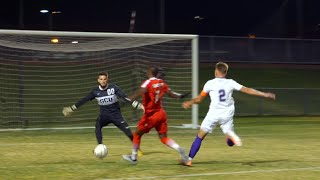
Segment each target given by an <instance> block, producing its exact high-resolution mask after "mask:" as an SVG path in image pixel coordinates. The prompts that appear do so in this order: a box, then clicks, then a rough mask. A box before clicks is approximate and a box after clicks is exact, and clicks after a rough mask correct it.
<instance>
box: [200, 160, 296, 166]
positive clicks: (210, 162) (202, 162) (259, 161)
mask: <svg viewBox="0 0 320 180" xmlns="http://www.w3.org/2000/svg"><path fill="white" fill-rule="evenodd" d="M289 161H290V160H288V159H276V160H256V161H200V162H196V163H195V164H241V165H246V166H258V165H262V164H269V163H277V162H289Z"/></svg>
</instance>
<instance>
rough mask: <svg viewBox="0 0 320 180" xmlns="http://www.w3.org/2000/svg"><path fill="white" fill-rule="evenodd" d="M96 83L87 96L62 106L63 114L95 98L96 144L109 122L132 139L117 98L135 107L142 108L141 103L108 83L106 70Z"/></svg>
mask: <svg viewBox="0 0 320 180" xmlns="http://www.w3.org/2000/svg"><path fill="white" fill-rule="evenodd" d="M98 83H99V86H98V87H95V88H93V89H92V90H91V92H90V93H89V94H88V95H87V96H85V97H84V98H82V99H80V100H79V101H78V102H77V103H75V104H74V105H72V106H69V107H64V108H63V110H62V113H63V115H64V116H69V115H70V114H71V113H72V112H74V111H75V110H77V109H78V108H79V107H80V106H82V105H83V104H85V103H86V102H88V101H91V100H93V99H96V100H97V101H98V104H99V106H100V114H99V116H98V118H97V120H96V125H95V133H96V138H97V141H98V144H102V131H101V129H102V128H103V127H104V126H107V125H108V124H110V123H113V124H114V125H115V126H117V127H118V128H119V129H120V130H121V131H122V132H124V133H125V134H126V136H127V137H128V138H129V139H130V140H131V141H133V135H132V131H131V130H130V128H129V125H128V123H127V122H126V120H125V119H124V118H123V116H122V114H121V111H120V104H119V101H118V98H121V99H122V100H124V101H126V102H129V103H131V104H132V106H133V107H134V108H136V109H142V110H144V107H143V105H142V104H141V103H139V102H138V101H131V100H130V99H129V98H127V95H126V94H125V93H124V92H123V91H122V90H121V89H120V88H119V87H118V86H117V85H115V84H109V83H108V73H106V72H102V73H100V74H99V75H98ZM139 155H142V152H141V151H139Z"/></svg>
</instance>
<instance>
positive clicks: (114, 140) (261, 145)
mask: <svg viewBox="0 0 320 180" xmlns="http://www.w3.org/2000/svg"><path fill="white" fill-rule="evenodd" d="M319 126H320V118H319V117H282V118H280V117H277V118H275V117H256V118H235V127H236V132H237V133H238V134H239V136H240V137H241V138H242V140H243V143H244V144H243V146H242V147H228V146H227V145H226V143H225V138H224V135H223V134H222V133H221V132H220V129H219V128H217V129H216V131H215V132H214V133H213V134H210V135H208V136H207V137H206V139H205V141H203V144H202V147H201V149H200V151H199V153H198V154H197V156H196V157H195V159H194V161H193V167H191V168H190V167H185V166H180V165H178V164H177V161H176V159H178V154H177V153H176V152H175V151H174V150H172V149H170V148H168V147H166V146H164V145H162V144H161V143H160V141H159V139H158V137H157V135H156V133H155V132H154V131H152V132H151V133H150V134H146V135H145V136H144V137H143V139H142V150H143V151H144V153H145V155H144V156H142V157H141V158H140V159H139V163H138V165H136V166H132V165H130V164H128V163H127V162H125V161H124V160H122V158H121V155H122V154H127V153H130V151H131V144H130V141H129V140H128V139H127V137H125V135H124V134H122V133H121V132H120V131H119V130H118V129H110V128H105V129H103V133H104V143H105V144H107V146H108V148H109V154H108V157H106V158H105V159H103V160H99V159H96V158H95V157H94V156H93V155H92V149H93V148H94V147H95V145H96V140H95V136H94V129H83V130H38V131H10V132H8V131H2V132H0V152H1V153H0V159H1V163H0V179H6V180H7V179H9V180H10V179H39V180H40V179H41V180H43V179H54V180H56V179H68V180H69V179H130V178H133V179H134V178H136V179H148V178H149V179H188V180H193V179H224V180H225V179H227V180H228V179H230V180H231V179H232V180H235V179H241V180H243V179H246V180H247V179H259V180H270V179H308V180H310V179H318V178H319V177H320V156H319V154H320V149H319V147H320V142H319V139H320V133H319V128H318V127H319ZM196 132H197V130H193V129H177V128H170V130H169V135H170V137H171V138H173V139H175V140H176V141H177V143H179V144H180V145H182V146H184V147H186V149H187V150H189V148H190V145H191V143H192V142H193V139H194V137H195V134H196ZM151 177H154V178H151Z"/></svg>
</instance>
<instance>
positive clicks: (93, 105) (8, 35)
mask: <svg viewBox="0 0 320 180" xmlns="http://www.w3.org/2000/svg"><path fill="white" fill-rule="evenodd" d="M197 56H198V37H197V36H194V35H165V34H130V33H126V34H125V33H123V34H119V33H91V32H59V31H50V32H49V31H19V30H0V84H1V85H0V128H38V127H39V128H50V127H68V126H73V127H75V126H76V127H86V126H94V123H95V121H96V118H97V116H98V113H99V106H98V105H97V102H96V101H95V100H93V101H90V102H88V103H86V104H85V105H83V106H81V107H80V108H79V109H78V110H77V111H76V112H74V113H73V114H72V115H71V116H69V117H64V116H63V115H62V113H61V111H62V107H64V106H70V105H72V104H74V103H76V102H77V101H78V100H79V99H80V98H82V97H84V96H86V95H87V94H88V93H89V92H90V90H91V89H92V88H93V87H95V86H97V85H98V84H97V75H98V73H99V72H103V71H106V72H108V73H109V82H110V83H114V84H116V85H118V86H119V87H120V88H121V89H122V90H123V91H124V92H125V93H126V94H127V95H130V94H132V93H134V92H135V91H136V90H138V88H139V86H140V84H141V83H142V82H143V81H144V80H145V79H146V73H145V71H146V68H147V67H148V65H156V66H159V67H162V68H163V69H164V70H165V72H166V77H165V81H166V82H167V84H168V85H169V86H170V87H171V89H172V90H174V91H176V92H182V93H184V92H192V94H193V96H195V95H196V94H197V93H198V92H197V91H198V89H197V83H198V82H197V81H198V77H197V76H198V72H197V71H198V57H197ZM189 98H190V97H189ZM182 101H183V100H179V99H171V98H169V97H167V96H166V97H164V102H163V106H164V108H165V109H166V111H167V114H168V121H169V124H170V125H181V124H194V125H196V124H197V117H198V115H197V113H198V112H197V107H196V106H195V107H193V109H191V110H184V109H183V108H182V107H181V103H182ZM121 110H122V113H123V116H124V117H125V119H126V120H127V121H128V122H129V124H130V125H135V124H136V123H137V120H139V119H140V117H141V115H142V114H141V112H140V111H136V110H133V109H132V108H131V105H129V104H127V105H124V106H122V107H121Z"/></svg>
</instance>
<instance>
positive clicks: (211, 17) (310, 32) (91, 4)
mask: <svg viewBox="0 0 320 180" xmlns="http://www.w3.org/2000/svg"><path fill="white" fill-rule="evenodd" d="M23 2H24V3H23V12H24V13H23V14H21V13H19V12H20V11H19V0H4V1H2V2H1V3H2V4H1V7H0V22H1V24H0V28H1V29H19V28H21V25H23V26H24V29H29V30H47V29H48V14H41V13H40V12H39V11H40V9H43V8H47V9H51V10H53V11H61V12H62V13H61V14H55V15H53V29H54V30H61V31H99V32H128V29H129V21H130V14H131V11H132V10H136V12H137V17H136V24H135V31H134V32H139V33H159V32H160V0H131V1H129V0H91V1H88V0H86V1H84V0H77V1H76V0H23ZM319 7H320V1H319V0H308V1H304V0H238V1H237V0H197V1H195V0H189V1H187V0H165V33H183V34H200V35H225V36H247V35H248V34H250V33H252V34H256V35H257V36H260V37H262V36H263V37H302V38H320V27H319V26H318V24H320V11H319V10H318V9H319ZM20 15H21V16H20ZM194 16H201V17H203V18H204V19H202V20H200V21H199V20H196V19H194ZM19 17H23V21H20V23H19Z"/></svg>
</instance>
